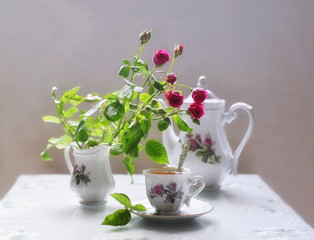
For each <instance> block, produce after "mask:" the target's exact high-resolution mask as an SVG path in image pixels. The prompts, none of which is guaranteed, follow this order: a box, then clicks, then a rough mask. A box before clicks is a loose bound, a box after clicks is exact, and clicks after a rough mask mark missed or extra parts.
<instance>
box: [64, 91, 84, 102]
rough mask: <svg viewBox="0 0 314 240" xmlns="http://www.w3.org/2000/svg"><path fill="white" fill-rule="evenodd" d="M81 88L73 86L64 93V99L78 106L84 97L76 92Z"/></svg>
mask: <svg viewBox="0 0 314 240" xmlns="http://www.w3.org/2000/svg"><path fill="white" fill-rule="evenodd" d="M79 89H80V87H75V88H72V89H71V90H69V91H66V92H64V93H63V96H62V98H63V100H64V99H65V100H67V101H70V103H71V104H72V105H73V106H77V105H79V104H80V103H81V102H82V101H83V100H84V99H83V98H82V97H81V96H79V95H77V94H76V92H77V91H78V90H79Z"/></svg>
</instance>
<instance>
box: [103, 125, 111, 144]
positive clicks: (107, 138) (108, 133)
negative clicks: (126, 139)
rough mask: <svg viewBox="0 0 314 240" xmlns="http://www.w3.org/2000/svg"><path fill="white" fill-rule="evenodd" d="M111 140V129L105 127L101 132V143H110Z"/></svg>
mask: <svg viewBox="0 0 314 240" xmlns="http://www.w3.org/2000/svg"><path fill="white" fill-rule="evenodd" d="M111 139H112V129H111V127H110V126H109V127H107V128H106V130H105V131H103V135H102V137H101V141H102V142H103V143H110V141H111Z"/></svg>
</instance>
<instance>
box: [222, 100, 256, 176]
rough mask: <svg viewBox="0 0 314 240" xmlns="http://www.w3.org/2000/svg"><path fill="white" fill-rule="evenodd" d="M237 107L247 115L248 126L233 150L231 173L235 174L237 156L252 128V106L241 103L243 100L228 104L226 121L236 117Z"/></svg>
mask: <svg viewBox="0 0 314 240" xmlns="http://www.w3.org/2000/svg"><path fill="white" fill-rule="evenodd" d="M237 109H243V110H244V111H245V112H246V113H247V114H248V116H249V126H248V128H247V130H246V133H245V135H244V137H243V139H242V141H241V142H240V144H239V146H238V147H237V149H236V150H235V152H234V154H233V162H232V173H233V175H237V172H238V161H239V156H240V154H241V152H242V150H243V148H244V146H245V144H246V142H247V141H248V140H249V138H250V136H251V134H252V131H253V128H254V114H253V108H252V106H250V105H248V104H246V103H243V102H238V103H235V104H233V105H231V106H230V108H229V111H228V113H227V119H226V121H227V122H228V123H231V122H232V121H233V120H234V119H235V118H236V112H235V111H236V110H237Z"/></svg>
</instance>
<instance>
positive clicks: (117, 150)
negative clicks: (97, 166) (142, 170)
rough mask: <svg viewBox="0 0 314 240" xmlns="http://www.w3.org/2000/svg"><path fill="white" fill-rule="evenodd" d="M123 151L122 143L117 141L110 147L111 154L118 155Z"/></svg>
mask: <svg viewBox="0 0 314 240" xmlns="http://www.w3.org/2000/svg"><path fill="white" fill-rule="evenodd" d="M121 153H123V148H122V143H117V144H115V145H113V146H112V147H111V148H110V155H112V156H118V155H120V154H121Z"/></svg>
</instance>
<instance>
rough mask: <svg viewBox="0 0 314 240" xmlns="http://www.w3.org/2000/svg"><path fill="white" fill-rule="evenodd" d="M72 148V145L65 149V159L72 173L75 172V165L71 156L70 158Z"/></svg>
mask: <svg viewBox="0 0 314 240" xmlns="http://www.w3.org/2000/svg"><path fill="white" fill-rule="evenodd" d="M70 150H71V146H66V147H65V149H64V159H65V163H66V164H67V167H68V169H69V172H70V174H72V173H73V170H74V169H73V165H72V162H71V158H70Z"/></svg>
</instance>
